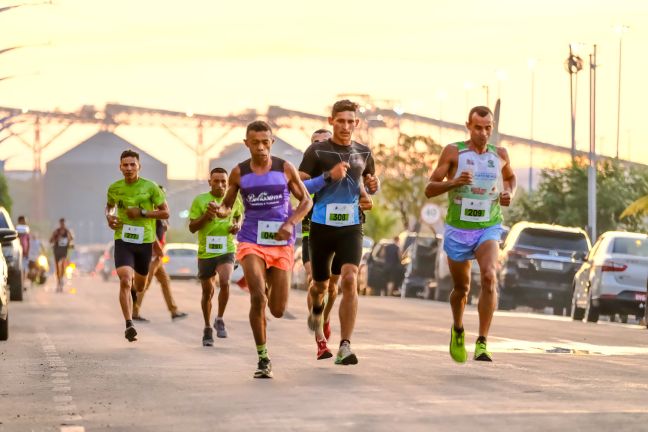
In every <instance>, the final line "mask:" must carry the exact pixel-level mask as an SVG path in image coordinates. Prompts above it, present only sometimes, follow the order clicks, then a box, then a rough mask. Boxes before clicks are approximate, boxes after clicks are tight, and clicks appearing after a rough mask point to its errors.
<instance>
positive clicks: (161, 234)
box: [131, 186, 188, 322]
mask: <svg viewBox="0 0 648 432" xmlns="http://www.w3.org/2000/svg"><path fill="white" fill-rule="evenodd" d="M160 189H161V190H162V192H164V188H163V187H162V186H160ZM167 227H168V223H167V221H166V220H162V219H157V220H156V221H155V241H154V242H153V258H152V259H151V265H150V266H149V271H148V275H147V276H146V284H145V285H144V291H142V292H140V293H139V294H138V293H137V291H135V289H131V294H132V295H133V302H134V303H133V321H140V322H149V320H147V319H146V318H144V317H143V316H142V315H140V310H141V308H142V301H144V295H145V294H146V292H147V291H148V289H149V287H150V286H151V283H152V282H153V278H156V279H157V280H158V282H159V283H160V288H162V296H163V297H164V302H165V303H166V306H167V309H169V313H170V314H171V320H172V321H177V320H180V319H182V318H186V317H187V316H188V315H187V313H186V312H180V311H179V310H178V306H177V305H176V302H175V300H174V299H173V294H172V293H171V278H170V277H169V275H168V274H167V272H166V269H165V268H164V265H163V264H162V258H163V257H164V245H165V243H166V231H167Z"/></svg>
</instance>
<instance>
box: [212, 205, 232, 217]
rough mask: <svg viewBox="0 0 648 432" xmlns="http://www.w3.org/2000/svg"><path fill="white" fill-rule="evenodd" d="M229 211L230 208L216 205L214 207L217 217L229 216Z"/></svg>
mask: <svg viewBox="0 0 648 432" xmlns="http://www.w3.org/2000/svg"><path fill="white" fill-rule="evenodd" d="M231 211H232V209H229V208H225V207H223V206H218V207H217V208H216V217H217V218H219V219H225V218H226V217H227V216H229V214H230V212H231Z"/></svg>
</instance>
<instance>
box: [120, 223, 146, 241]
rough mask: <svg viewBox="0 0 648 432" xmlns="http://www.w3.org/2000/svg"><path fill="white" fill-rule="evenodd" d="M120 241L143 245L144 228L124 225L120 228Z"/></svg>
mask: <svg viewBox="0 0 648 432" xmlns="http://www.w3.org/2000/svg"><path fill="white" fill-rule="evenodd" d="M122 240H123V241H125V242H126V243H135V244H142V243H144V227H141V226H133V225H124V226H123V227H122Z"/></svg>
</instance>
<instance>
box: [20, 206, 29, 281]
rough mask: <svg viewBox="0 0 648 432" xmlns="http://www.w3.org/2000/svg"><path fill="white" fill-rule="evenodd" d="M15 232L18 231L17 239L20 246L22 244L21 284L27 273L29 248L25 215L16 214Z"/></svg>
mask: <svg viewBox="0 0 648 432" xmlns="http://www.w3.org/2000/svg"><path fill="white" fill-rule="evenodd" d="M16 232H17V233H18V240H19V241H20V246H22V251H23V262H22V267H23V284H24V283H25V278H26V277H27V274H28V273H29V249H30V245H31V243H30V238H31V237H30V236H31V233H30V230H29V225H27V219H26V218H25V216H18V223H17V224H16Z"/></svg>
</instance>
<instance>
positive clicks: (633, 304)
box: [571, 231, 648, 322]
mask: <svg viewBox="0 0 648 432" xmlns="http://www.w3.org/2000/svg"><path fill="white" fill-rule="evenodd" d="M646 281H648V236H647V235H646V234H638V233H629V232H619V231H608V232H606V233H604V234H602V235H601V236H600V237H599V239H598V241H597V242H596V243H595V244H594V246H593V247H592V250H591V251H590V253H589V254H587V256H586V257H584V262H583V265H582V266H581V267H580V269H579V270H578V272H577V273H576V276H575V277H574V292H573V296H572V307H571V316H572V318H573V319H574V320H578V321H580V320H582V319H583V318H585V319H587V321H589V322H597V321H598V319H599V316H600V315H610V317H612V318H614V317H615V315H616V314H619V315H620V316H621V321H623V322H627V321H628V315H634V316H635V317H636V318H637V319H641V318H642V317H643V315H644V310H645V307H646Z"/></svg>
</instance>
